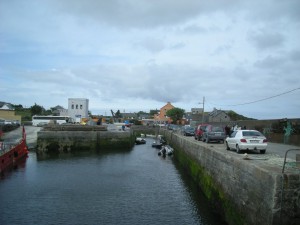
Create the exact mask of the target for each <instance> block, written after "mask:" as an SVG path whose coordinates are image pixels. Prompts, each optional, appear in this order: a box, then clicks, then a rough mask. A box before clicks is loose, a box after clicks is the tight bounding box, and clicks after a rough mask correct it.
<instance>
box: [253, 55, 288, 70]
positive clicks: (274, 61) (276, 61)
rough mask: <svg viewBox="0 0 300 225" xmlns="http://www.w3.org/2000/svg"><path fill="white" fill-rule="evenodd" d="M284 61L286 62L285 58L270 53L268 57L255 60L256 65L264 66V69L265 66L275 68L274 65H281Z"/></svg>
mask: <svg viewBox="0 0 300 225" xmlns="http://www.w3.org/2000/svg"><path fill="white" fill-rule="evenodd" d="M283 63H284V62H283V58H280V57H274V56H270V55H268V56H267V57H266V58H264V59H262V60H258V61H257V62H255V63H254V66H256V67H259V68H263V69H264V68H265V69H273V68H274V67H278V66H279V65H281V64H283Z"/></svg>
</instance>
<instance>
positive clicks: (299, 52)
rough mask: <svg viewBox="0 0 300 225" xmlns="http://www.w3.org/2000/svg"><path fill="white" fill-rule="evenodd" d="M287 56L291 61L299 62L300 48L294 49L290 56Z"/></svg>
mask: <svg viewBox="0 0 300 225" xmlns="http://www.w3.org/2000/svg"><path fill="white" fill-rule="evenodd" d="M289 58H290V59H291V60H292V61H296V62H299V61H300V50H294V51H292V52H291V53H290V56H289Z"/></svg>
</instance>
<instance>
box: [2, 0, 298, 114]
mask: <svg viewBox="0 0 300 225" xmlns="http://www.w3.org/2000/svg"><path fill="white" fill-rule="evenodd" d="M298 2H299V1H292V0H291V1H273V0H266V1H263V2H261V1H256V0H254V1H237V0H230V1H218V0H212V1H193V0H187V1H179V0H178V1H177V0H175V1H171V0H153V1H147V0H124V1H119V0H111V1H98V0H86V1H81V0H72V1H71V0H65V1H58V0H45V1H35V0H28V1H26V2H22V1H15V0H11V1H0V37H1V38H0V83H1V87H0V91H1V99H0V100H1V101H7V102H12V103H16V104H23V105H27V106H30V105H32V104H34V103H35V102H36V103H37V104H40V105H43V106H44V107H45V108H49V107H53V106H55V105H58V104H59V105H62V106H66V104H67V98H70V97H81V98H82V97H83V98H88V99H90V103H91V104H90V105H91V109H93V110H95V113H97V112H100V111H101V110H103V109H110V108H114V109H118V108H119V109H126V110H133V109H134V110H137V111H139V110H145V111H147V110H149V109H155V108H160V107H161V106H163V105H164V104H165V103H166V102H168V101H171V102H172V103H173V104H174V105H176V106H178V107H181V108H184V109H185V110H187V111H189V110H190V108H193V107H197V106H199V105H198V103H199V102H200V101H202V98H203V96H205V97H206V103H207V105H206V110H207V111H209V110H211V109H212V108H213V107H216V108H225V109H231V108H230V107H227V105H234V104H237V103H243V102H250V101H253V100H257V99H261V98H264V97H268V96H272V95H274V94H276V93H277V92H281V90H282V89H283V87H284V88H285V90H286V89H289V88H295V87H298V86H300V84H299V83H300V81H299V79H298V77H299V74H298V71H299V70H300V64H299V59H300V53H299V52H300V51H299V49H300V44H299V41H298V37H299V35H300V29H299V14H297V11H298V10H297V9H299V3H298ZM258 4H259V5H260V7H257V5H258ZM53 68H55V69H53ZM49 96H50V97H49ZM297 98H299V93H297V92H295V93H291V95H289V96H288V97H287V96H286V98H285V96H282V97H280V99H279V98H278V101H281V105H282V107H281V108H280V109H278V111H276V112H274V110H271V109H273V108H274V107H275V106H277V103H276V101H275V100H274V101H268V102H265V105H263V104H262V105H258V104H257V105H255V104H254V105H251V106H243V107H241V106H240V107H236V108H232V109H233V110H236V111H237V112H238V113H241V114H245V115H246V116H249V117H253V118H262V117H263V118H266V117H268V118H270V117H273V116H274V115H276V116H277V115H284V117H288V116H293V115H296V113H297V110H296V109H295V107H296V106H295V105H296V104H294V103H295V102H296V100H295V99H297ZM261 107H266V108H268V109H266V110H265V109H263V110H262V109H261ZM260 112H264V113H263V114H260Z"/></svg>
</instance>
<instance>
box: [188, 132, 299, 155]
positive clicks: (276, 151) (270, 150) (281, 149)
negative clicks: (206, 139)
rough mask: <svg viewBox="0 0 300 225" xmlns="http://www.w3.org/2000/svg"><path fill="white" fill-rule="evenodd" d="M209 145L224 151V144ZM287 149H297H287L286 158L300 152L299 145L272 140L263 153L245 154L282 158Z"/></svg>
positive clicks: (252, 152)
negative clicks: (273, 141)
mask: <svg viewBox="0 0 300 225" xmlns="http://www.w3.org/2000/svg"><path fill="white" fill-rule="evenodd" d="M185 138H189V139H191V140H193V141H194V142H199V143H202V144H203V145H207V143H203V142H202V141H197V140H195V138H194V137H193V136H192V137H185ZM209 146H213V147H214V148H216V149H219V150H224V151H226V146H225V144H219V143H213V142H212V143H209ZM289 149H298V151H289V153H288V155H287V158H290V159H293V160H295V159H296V154H300V146H294V145H286V144H278V143H272V142H269V143H268V147H267V151H266V153H265V154H264V155H262V154H259V153H257V152H254V151H248V152H247V154H249V155H254V156H255V155H256V157H257V155H259V156H264V157H269V156H270V157H271V156H274V155H278V156H280V157H282V158H284V157H285V153H286V151H287V150H289ZM229 152H233V153H234V151H229Z"/></svg>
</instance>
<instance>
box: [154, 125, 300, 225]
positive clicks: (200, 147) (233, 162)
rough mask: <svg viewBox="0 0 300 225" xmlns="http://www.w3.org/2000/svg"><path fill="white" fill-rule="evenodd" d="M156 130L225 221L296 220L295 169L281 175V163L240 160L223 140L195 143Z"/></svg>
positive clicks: (267, 224)
mask: <svg viewBox="0 0 300 225" xmlns="http://www.w3.org/2000/svg"><path fill="white" fill-rule="evenodd" d="M160 133H161V134H162V135H164V137H165V138H166V139H167V141H168V143H169V144H170V145H171V146H172V147H173V148H174V150H175V153H174V157H175V158H176V160H178V162H179V163H180V165H181V166H182V167H183V168H184V169H185V170H186V172H187V173H188V174H189V175H190V176H191V178H192V179H193V180H194V181H195V182H196V183H197V184H198V186H199V187H200V188H201V189H202V191H203V192H204V194H205V195H206V197H207V198H208V199H209V200H210V201H211V203H212V205H213V206H214V207H215V209H216V210H217V211H218V212H219V213H221V214H222V216H223V218H224V220H225V221H226V222H227V223H228V224H229V225H237V224H243V225H246V224H247V225H293V224H300V174H299V170H298V172H297V170H296V172H295V171H292V172H288V173H285V174H284V175H282V173H281V168H282V165H281V167H280V166H278V165H274V164H272V163H271V164H270V163H268V162H267V160H244V159H243V155H241V154H236V153H235V152H231V151H226V150H225V148H224V145H223V144H219V147H218V146H217V145H208V144H206V143H202V142H195V141H193V139H190V138H186V137H183V136H182V135H179V134H177V133H176V132H172V131H168V130H164V129H161V130H160ZM216 146H217V147H216ZM259 156H260V155H259Z"/></svg>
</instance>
